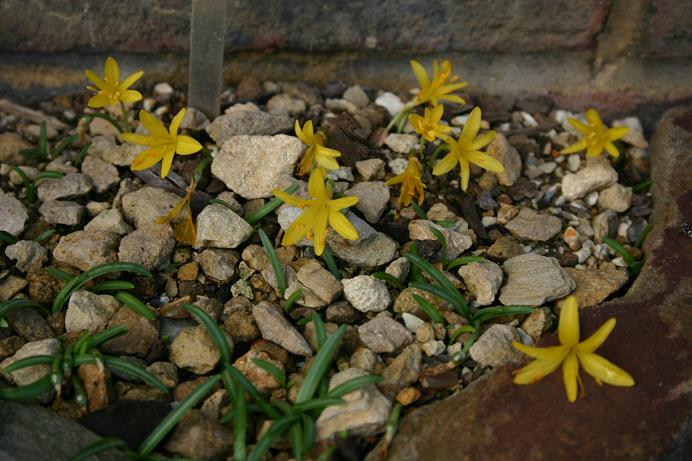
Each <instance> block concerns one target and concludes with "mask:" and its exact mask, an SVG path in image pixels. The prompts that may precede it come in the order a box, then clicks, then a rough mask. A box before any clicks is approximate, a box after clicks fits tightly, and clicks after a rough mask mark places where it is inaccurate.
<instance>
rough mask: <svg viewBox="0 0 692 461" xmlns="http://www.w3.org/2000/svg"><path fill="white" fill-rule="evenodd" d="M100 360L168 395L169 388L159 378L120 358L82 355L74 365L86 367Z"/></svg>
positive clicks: (75, 359) (75, 360)
mask: <svg viewBox="0 0 692 461" xmlns="http://www.w3.org/2000/svg"><path fill="white" fill-rule="evenodd" d="M99 360H101V361H103V363H104V364H105V365H106V366H108V367H110V368H114V369H116V370H118V371H122V372H125V373H127V374H130V375H132V376H135V377H137V378H139V379H141V380H142V381H144V382H145V383H147V384H148V385H149V386H151V387H154V388H156V389H158V390H160V391H161V392H163V393H165V394H168V388H167V387H166V386H164V385H163V384H162V383H161V381H159V380H158V378H157V377H156V376H154V375H153V374H152V373H150V372H148V371H147V370H146V369H144V368H142V367H141V366H140V365H136V364H134V363H132V362H128V361H127V360H123V359H120V358H118V357H112V356H110V355H103V356H100V357H98V358H97V357H95V356H93V355H91V354H81V355H78V356H76V357H75V358H74V364H75V366H79V365H84V364H85V363H98V361H99Z"/></svg>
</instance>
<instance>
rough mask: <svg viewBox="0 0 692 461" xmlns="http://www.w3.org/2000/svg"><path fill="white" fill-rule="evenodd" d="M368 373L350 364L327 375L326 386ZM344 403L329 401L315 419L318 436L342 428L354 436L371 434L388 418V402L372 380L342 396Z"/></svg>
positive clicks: (338, 430) (335, 384) (381, 426)
mask: <svg viewBox="0 0 692 461" xmlns="http://www.w3.org/2000/svg"><path fill="white" fill-rule="evenodd" d="M366 374H367V373H366V372H365V371H363V370H359V369H357V368H349V369H346V370H344V371H340V372H339V373H336V374H335V375H334V376H332V377H331V378H330V379H329V389H333V388H335V387H336V386H338V385H340V384H343V383H345V382H347V381H350V380H351V379H355V378H359V377H361V376H365V375H366ZM342 398H343V399H344V400H345V402H346V403H345V404H343V405H331V406H328V407H327V408H325V409H324V411H323V412H322V413H321V414H320V417H319V418H318V419H317V423H316V427H317V439H318V440H324V439H328V438H330V437H332V436H333V435H335V434H338V433H340V432H342V431H348V433H349V434H352V435H356V436H368V435H373V434H375V433H377V432H378V431H380V430H381V429H382V428H383V426H384V424H385V423H386V422H387V419H388V418H389V410H390V408H391V402H390V401H389V399H387V398H386V397H385V396H384V395H382V393H380V391H378V390H377V388H376V387H375V385H374V384H368V385H366V386H363V387H361V388H359V389H358V390H355V391H353V392H349V393H348V394H346V395H344V396H343V397H342Z"/></svg>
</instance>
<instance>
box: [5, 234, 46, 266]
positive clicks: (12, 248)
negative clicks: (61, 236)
mask: <svg viewBox="0 0 692 461" xmlns="http://www.w3.org/2000/svg"><path fill="white" fill-rule="evenodd" d="M5 256H7V257H8V258H10V259H13V260H15V261H17V262H16V263H15V267H16V268H17V269H18V270H19V271H21V272H31V271H32V270H36V269H40V268H41V267H43V263H45V262H46V261H47V260H48V250H46V249H45V248H43V246H41V244H40V243H38V242H34V241H33V240H20V241H18V242H17V243H15V244H13V245H8V246H7V247H6V248H5Z"/></svg>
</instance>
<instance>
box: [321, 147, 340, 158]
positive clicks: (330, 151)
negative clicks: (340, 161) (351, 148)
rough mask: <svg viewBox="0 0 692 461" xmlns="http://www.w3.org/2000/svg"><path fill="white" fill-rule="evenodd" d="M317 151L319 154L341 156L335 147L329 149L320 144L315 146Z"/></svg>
mask: <svg viewBox="0 0 692 461" xmlns="http://www.w3.org/2000/svg"><path fill="white" fill-rule="evenodd" d="M315 149H316V150H317V153H318V154H319V155H321V156H325V157H332V158H337V157H341V152H339V151H338V150H336V149H331V148H329V147H324V146H322V145H317V146H315Z"/></svg>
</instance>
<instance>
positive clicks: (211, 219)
mask: <svg viewBox="0 0 692 461" xmlns="http://www.w3.org/2000/svg"><path fill="white" fill-rule="evenodd" d="M252 232H253V229H252V226H251V225H250V224H248V223H247V221H245V220H244V219H243V218H241V217H240V216H238V215H237V214H235V213H234V212H233V211H231V210H229V209H228V208H226V207H225V206H222V205H207V206H206V207H205V208H204V210H202V212H201V213H200V214H199V215H198V216H197V239H196V240H195V248H203V247H217V248H236V247H237V246H238V245H240V244H241V243H243V242H244V241H245V240H247V239H248V238H249V237H250V236H251V235H252Z"/></svg>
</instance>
